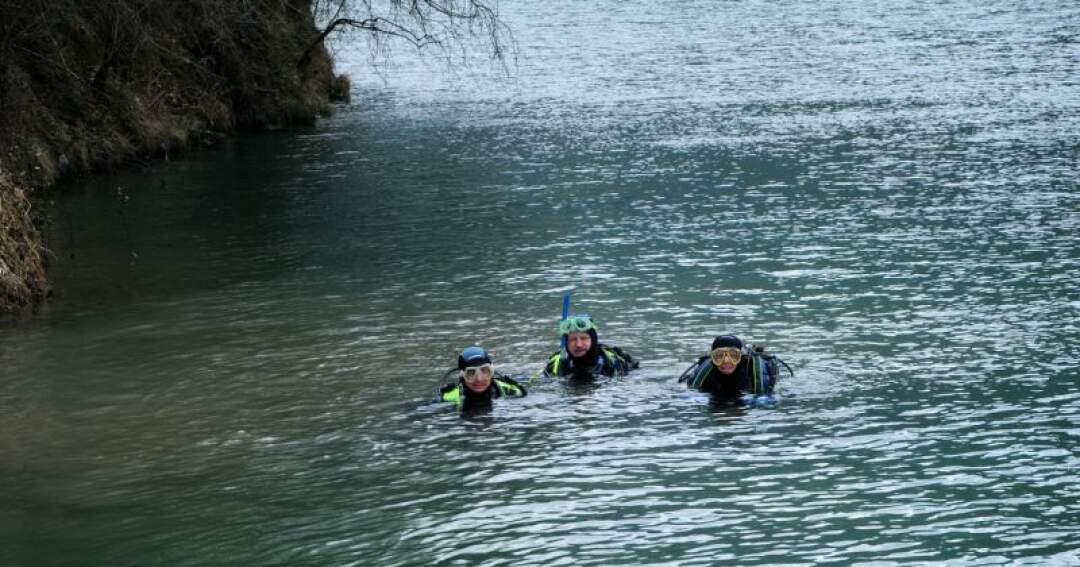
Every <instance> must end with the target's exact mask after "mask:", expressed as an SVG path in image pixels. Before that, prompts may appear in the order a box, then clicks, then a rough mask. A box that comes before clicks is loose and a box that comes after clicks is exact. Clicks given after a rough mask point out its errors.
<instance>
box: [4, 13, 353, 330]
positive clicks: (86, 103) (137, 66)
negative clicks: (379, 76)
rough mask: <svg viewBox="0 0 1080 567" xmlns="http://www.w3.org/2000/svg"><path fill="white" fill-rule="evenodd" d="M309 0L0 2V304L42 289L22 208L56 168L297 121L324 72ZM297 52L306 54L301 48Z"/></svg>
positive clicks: (159, 151) (13, 309)
mask: <svg viewBox="0 0 1080 567" xmlns="http://www.w3.org/2000/svg"><path fill="white" fill-rule="evenodd" d="M318 37H319V32H318V30H317V29H316V26H315V22H314V19H313V18H312V15H311V1H310V0H247V1H245V2H235V1H233V0H187V1H185V2H172V1H171V0H102V1H91V2H83V1H79V0H59V1H53V2H44V1H30V2H25V1H24V2H12V1H7V0H0V315H3V314H19V313H26V312H28V311H32V310H33V309H34V308H35V306H37V305H39V304H40V303H41V302H43V301H44V300H45V299H46V298H47V296H48V287H49V286H48V281H47V277H46V263H47V254H46V252H45V249H44V246H43V243H42V241H41V233H40V231H39V230H38V225H39V223H38V222H37V220H38V219H35V218H34V209H33V207H32V203H33V200H34V198H35V196H40V194H41V193H42V192H43V191H45V190H47V189H48V188H49V187H50V186H52V185H53V184H54V183H55V182H56V181H57V179H58V178H60V177H61V176H64V175H72V174H79V173H85V172H89V171H93V170H96V169H102V168H109V167H113V166H116V165H118V164H123V163H125V162H129V161H131V160H132V159H134V158H144V157H152V156H165V155H168V154H169V153H170V152H174V151H177V150H182V149H183V148H185V147H188V146H191V145H192V144H199V143H207V142H210V141H213V140H215V139H217V138H218V137H220V136H221V135H223V134H225V133H228V132H230V131H233V130H235V129H238V128H266V127H274V126H281V125H289V124H298V123H309V122H312V121H314V120H315V119H316V117H317V116H319V115H320V114H326V113H328V112H329V110H330V101H331V98H332V97H333V95H334V93H335V92H336V93H339V94H341V95H343V96H347V92H348V85H347V82H345V81H344V80H342V79H335V78H334V76H333V68H332V64H331V61H330V58H329V56H328V55H327V52H326V50H325V49H324V48H323V46H321V45H317V46H316V48H315V49H314V50H311V51H310V52H309V47H311V46H312V44H313V42H316V41H317V40H318ZM305 54H307V55H306V56H305Z"/></svg>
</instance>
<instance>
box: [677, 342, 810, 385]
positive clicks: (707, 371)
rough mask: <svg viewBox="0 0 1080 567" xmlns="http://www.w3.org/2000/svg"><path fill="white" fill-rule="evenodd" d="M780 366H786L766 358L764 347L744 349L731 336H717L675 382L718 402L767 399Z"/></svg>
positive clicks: (741, 344)
mask: <svg viewBox="0 0 1080 567" xmlns="http://www.w3.org/2000/svg"><path fill="white" fill-rule="evenodd" d="M780 364H784V366H787V364H785V363H784V362H783V361H782V360H780V359H779V358H776V357H775V356H773V355H771V354H766V353H765V348H764V347H760V348H754V347H748V346H746V345H744V344H743V342H742V339H740V338H739V337H736V336H735V335H720V336H718V337H716V338H715V339H713V343H712V349H711V350H710V352H709V354H708V355H707V356H703V357H701V358H699V359H698V361H697V362H695V363H694V365H693V366H691V367H690V368H687V369H686V371H685V372H683V373H682V376H680V377H679V382H685V383H686V385H687V386H689V387H691V388H694V389H695V390H699V391H702V392H708V393H710V394H713V395H714V396H717V397H721V398H739V397H741V396H743V395H746V394H752V395H755V396H761V395H771V394H772V393H773V390H774V389H775V388H776V382H777V380H778V378H779V377H780V371H779V368H780V366H779V365H780ZM788 371H789V372H790V371H791V368H790V367H789V368H788Z"/></svg>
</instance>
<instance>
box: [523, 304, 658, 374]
mask: <svg viewBox="0 0 1080 567" xmlns="http://www.w3.org/2000/svg"><path fill="white" fill-rule="evenodd" d="M598 330H599V327H598V326H597V325H596V322H595V321H593V318H592V317H590V316H588V315H587V314H584V313H580V314H575V315H571V316H569V317H567V318H565V319H563V320H562V321H559V336H560V337H562V339H563V341H564V342H563V348H562V350H560V351H559V352H557V353H555V354H553V355H552V356H551V358H550V359H548V363H547V366H545V367H544V371H543V375H544V376H569V377H572V378H576V379H584V380H589V379H593V378H595V377H597V376H624V375H626V373H627V372H630V371H631V370H634V369H636V368H637V367H638V366H639V364H638V361H636V360H634V358H633V357H632V356H630V355H629V354H627V353H625V352H623V350H622V349H620V348H619V347H616V346H610V345H605V344H603V343H601V342H600V338H599V337H598V336H597V331H598Z"/></svg>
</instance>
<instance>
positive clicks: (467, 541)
mask: <svg viewBox="0 0 1080 567" xmlns="http://www.w3.org/2000/svg"><path fill="white" fill-rule="evenodd" d="M602 4H603V5H602V6H599V7H598V6H596V5H593V4H586V3H574V2H561V1H559V2H547V3H542V5H538V6H532V7H525V6H521V5H514V6H509V5H504V6H502V10H503V12H504V17H506V18H507V19H508V20H509V21H510V23H511V25H512V26H513V27H514V30H515V33H516V36H517V40H518V42H519V46H520V59H519V61H518V65H517V67H516V69H515V72H514V77H512V78H506V77H501V76H499V74H498V72H497V70H495V69H492V68H489V67H488V66H485V65H477V66H475V67H472V68H467V69H459V70H458V71H457V72H456V74H455V73H447V72H446V70H445V68H443V67H442V66H440V65H439V64H437V63H425V62H422V61H412V60H408V59H407V58H406V59H401V60H398V61H397V62H396V63H395V65H394V66H393V67H390V68H386V69H384V72H383V73H382V74H375V73H373V72H372V71H371V69H370V67H369V65H368V59H367V55H366V52H364V51H363V48H361V47H359V46H354V45H348V44H346V45H342V46H340V51H339V53H338V61H339V71H344V72H348V73H350V74H352V75H353V78H354V84H355V85H356V92H355V93H354V99H353V100H354V103H353V104H352V105H350V106H346V107H341V108H340V109H339V111H338V113H337V115H336V116H335V117H333V118H331V119H328V120H325V121H323V122H321V123H320V124H318V125H317V126H315V127H312V128H308V129H301V130H291V131H283V132H275V133H269V134H263V135H252V136H242V137H240V138H237V139H235V140H232V141H230V142H227V143H225V144H223V145H222V146H219V147H215V148H211V149H208V150H205V151H200V152H198V153H196V154H194V155H190V156H185V157H184V158H183V159H179V160H174V161H169V162H165V163H158V164H154V165H152V166H150V167H148V168H146V169H144V170H140V171H132V172H127V173H121V174H116V175H111V176H101V177H98V178H95V179H93V180H89V181H81V182H74V183H72V184H71V185H70V186H69V187H66V188H64V190H63V191H62V192H60V193H58V194H56V195H55V196H54V198H53V200H52V202H51V203H50V204H49V205H48V208H49V211H48V212H49V213H50V216H51V218H52V224H51V226H50V229H49V235H50V248H51V250H52V251H53V253H54V259H55V260H54V268H53V277H54V280H55V283H56V298H55V301H54V302H53V303H52V304H51V305H50V307H49V310H48V312H47V313H46V314H45V315H44V316H42V317H41V318H39V319H38V320H35V321H32V322H29V323H27V324H23V325H20V326H18V327H5V328H2V329H0V409H2V411H0V487H2V488H0V564H4V565H69V564H70V565H129V564H130V565H145V564H166V565H208V564H210V565H214V564H257V565H421V564H433V563H434V564H462V565H464V564H485V565H503V564H514V565H519V564H531V565H541V564H542V565H549V564H575V565H576V564H586V565H623V564H649V565H652V564H665V565H715V564H739V565H773V564H785V565H810V564H826V565H828V564H832V565H870V564H873V565H1077V564H1080V546H1078V545H1077V544H1076V541H1080V527H1078V526H1080V500H1078V499H1080V485H1078V483H1077V469H1078V466H1080V459H1078V455H1077V444H1078V440H1080V376H1078V370H1077V368H1078V366H1080V360H1078V356H1080V325H1078V322H1080V317H1078V315H1080V293H1078V292H1077V286H1076V283H1075V282H1077V281H1080V236H1078V230H1077V229H1078V227H1080V188H1078V186H1077V173H1078V164H1080V119H1078V116H1080V86H1078V84H1077V80H1076V77H1077V76H1080V74H1078V66H1080V32H1078V30H1080V7H1077V6H1076V5H1075V4H1074V3H1072V2H1060V1H1057V2H1052V1H1047V2H1034V3H1026V4H1024V5H1022V6H1018V5H1015V4H1013V3H1005V2H990V3H968V2H946V3H942V4H936V5H926V4H924V3H916V2H901V3H883V2H882V3H861V4H857V5H855V4H848V3H835V2H833V3H829V2H826V3H824V4H811V3H799V2H781V3H764V2H725V3H719V4H714V3H705V2H680V3H650V4H642V3H602ZM565 293H572V298H573V307H574V309H575V310H578V311H586V312H588V313H591V314H592V315H593V316H594V317H595V318H596V319H597V321H598V323H599V325H600V336H601V339H602V340H604V341H605V342H609V343H613V344H617V345H619V346H621V347H623V348H625V349H626V350H627V351H629V352H630V353H632V354H633V355H634V356H636V357H637V358H640V359H641V360H642V361H643V367H642V369H641V370H639V371H637V372H635V373H633V374H631V375H630V376H628V377H626V378H621V379H614V380H610V381H606V382H601V383H598V384H595V385H592V386H589V387H579V386H574V385H570V384H565V383H562V382H558V381H544V380H537V381H534V382H532V383H531V384H530V394H529V396H528V397H526V398H524V399H521V400H499V401H498V402H497V403H496V404H495V406H494V408H493V409H492V410H491V411H490V412H489V413H484V414H481V415H473V416H468V417H467V418H463V417H462V416H460V415H459V414H458V413H456V412H455V411H453V410H452V409H451V408H447V407H440V406H438V405H432V404H428V403H426V402H427V401H428V400H432V399H433V398H434V396H435V391H436V388H437V387H438V385H439V378H440V376H442V374H443V372H445V371H446V370H447V369H449V368H450V367H451V366H452V365H453V363H454V360H455V357H456V354H457V352H458V351H459V350H460V349H462V348H464V347H465V346H468V345H470V344H480V345H483V346H485V347H486V348H488V349H489V350H490V351H491V353H492V356H493V357H494V359H495V364H496V366H497V367H498V368H500V369H501V370H503V371H506V372H510V373H514V374H522V375H525V376H530V375H533V374H534V373H535V372H536V371H537V370H539V369H540V368H541V367H542V366H543V364H544V362H545V361H546V359H547V357H548V356H549V355H550V354H551V353H552V352H554V351H555V350H556V349H557V344H558V337H557V336H556V325H557V319H558V317H559V311H560V308H561V301H562V296H563V294H565ZM722 332H734V333H737V334H739V335H741V336H743V337H744V338H745V339H747V340H750V341H753V342H755V343H764V344H768V345H769V348H770V349H771V350H772V351H773V352H775V353H777V354H779V355H780V356H781V358H783V359H784V360H785V361H787V362H788V363H789V364H790V365H791V366H792V367H793V368H794V370H795V376H794V377H793V378H791V377H785V379H784V380H783V381H782V382H781V387H780V396H779V397H780V404H779V406H778V407H777V408H775V409H747V408H731V407H718V406H716V405H713V404H710V402H709V400H708V399H707V398H705V397H703V396H701V395H699V394H696V393H692V392H687V391H686V390H685V389H684V388H683V387H682V386H681V385H679V384H676V383H675V379H676V377H677V376H678V375H679V373H680V372H682V370H683V369H685V368H686V366H688V365H689V364H690V362H691V361H692V360H694V359H695V358H696V357H697V356H700V355H702V354H704V353H705V351H706V350H707V347H708V346H709V343H710V342H711V340H712V337H713V336H714V335H716V334H718V333H722Z"/></svg>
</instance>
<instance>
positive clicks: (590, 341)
mask: <svg viewBox="0 0 1080 567" xmlns="http://www.w3.org/2000/svg"><path fill="white" fill-rule="evenodd" d="M597 329H598V327H597V326H596V322H594V321H593V320H592V317H589V316H588V315H586V314H584V313H582V314H580V315H571V316H570V317H568V318H566V319H563V320H562V321H560V322H559V334H560V335H562V336H564V337H566V352H568V353H569V354H570V356H571V357H572V358H582V357H584V356H587V355H588V354H589V353H590V352H593V351H595V350H596V349H597V348H599V347H598V346H597V345H598V343H599V338H598V337H597V335H596V330H597Z"/></svg>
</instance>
